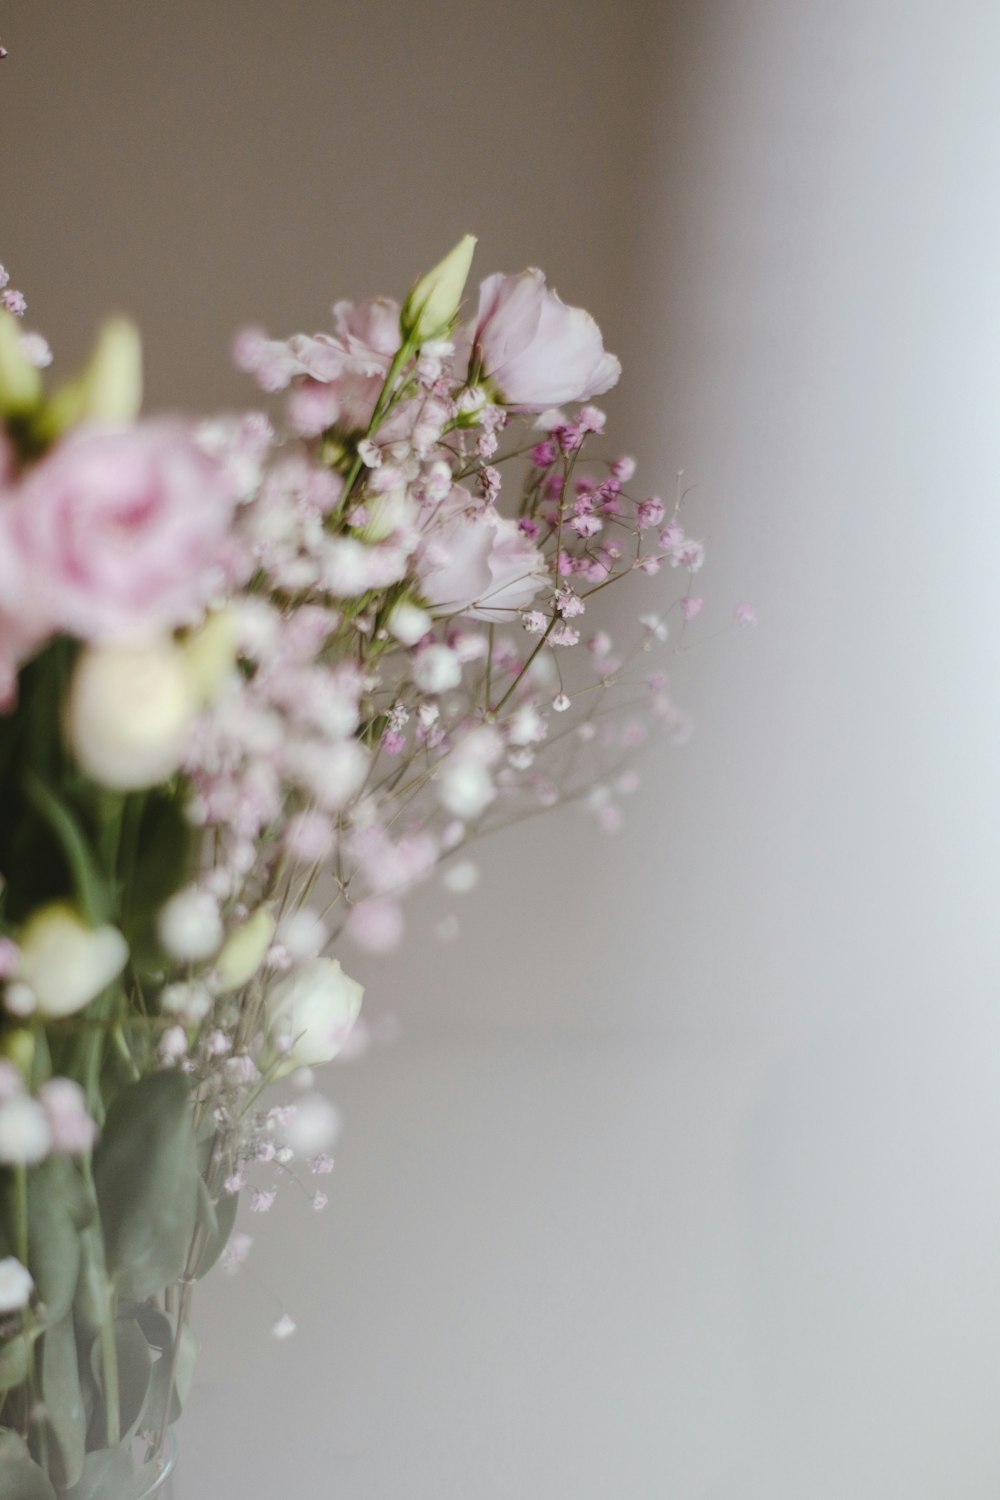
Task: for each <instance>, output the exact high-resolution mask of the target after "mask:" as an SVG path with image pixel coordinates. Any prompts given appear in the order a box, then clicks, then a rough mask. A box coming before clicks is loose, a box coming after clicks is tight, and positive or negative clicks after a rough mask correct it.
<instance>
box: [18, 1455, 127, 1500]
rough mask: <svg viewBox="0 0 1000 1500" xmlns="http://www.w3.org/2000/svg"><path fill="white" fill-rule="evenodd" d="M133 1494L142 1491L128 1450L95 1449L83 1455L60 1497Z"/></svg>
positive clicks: (111, 1498) (102, 1498) (105, 1498)
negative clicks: (80, 1466) (76, 1473)
mask: <svg viewBox="0 0 1000 1500" xmlns="http://www.w3.org/2000/svg"><path fill="white" fill-rule="evenodd" d="M136 1493H139V1494H141V1493H142V1491H141V1490H138V1491H137V1489H136V1466H135V1462H134V1460H133V1458H132V1454H131V1452H130V1451H129V1449H128V1448H127V1447H124V1448H98V1449H97V1450H96V1451H95V1452H93V1453H88V1454H87V1458H86V1461H85V1463H84V1465H83V1473H82V1474H81V1475H80V1478H79V1479H78V1480H77V1482H76V1484H75V1485H74V1486H73V1488H72V1489H70V1490H66V1491H65V1492H64V1493H63V1495H62V1496H61V1497H60V1500H128V1497H129V1496H130V1495H135V1494H136ZM5 1500H6V1497H5Z"/></svg>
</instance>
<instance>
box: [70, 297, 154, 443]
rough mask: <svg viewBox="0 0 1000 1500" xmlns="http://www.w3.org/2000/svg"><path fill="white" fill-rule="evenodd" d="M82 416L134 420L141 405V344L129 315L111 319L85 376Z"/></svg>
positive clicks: (85, 418)
mask: <svg viewBox="0 0 1000 1500" xmlns="http://www.w3.org/2000/svg"><path fill="white" fill-rule="evenodd" d="M82 397H83V409H82V411H81V414H80V415H81V419H82V420H85V421H88V422H132V421H134V420H135V418H136V417H137V416H138V415H139V408H140V407H141V405H142V344H141V342H140V339H139V330H138V328H136V326H135V324H134V323H131V322H130V321H129V320H128V318H109V319H108V321H107V322H106V323H105V325H104V327H103V328H102V329H101V331H100V333H99V335H98V338H97V347H96V349H95V350H94V353H93V357H92V358H91V361H90V364H89V366H88V367H87V370H86V372H85V374H84V376H83V382H82Z"/></svg>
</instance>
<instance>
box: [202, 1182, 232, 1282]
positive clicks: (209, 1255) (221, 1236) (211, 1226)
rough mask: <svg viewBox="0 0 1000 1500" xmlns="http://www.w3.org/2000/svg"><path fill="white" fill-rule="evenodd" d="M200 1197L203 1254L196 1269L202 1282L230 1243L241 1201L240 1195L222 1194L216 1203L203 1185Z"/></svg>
mask: <svg viewBox="0 0 1000 1500" xmlns="http://www.w3.org/2000/svg"><path fill="white" fill-rule="evenodd" d="M201 1186H202V1190H203V1191H202V1193H201V1194H200V1195H199V1221H200V1223H201V1226H202V1241H201V1252H200V1254H199V1256H198V1261H197V1264H196V1265H195V1268H194V1273H193V1274H194V1277H195V1280H197V1281H200V1280H201V1278H202V1277H203V1276H207V1274H208V1272H209V1271H210V1270H211V1269H212V1267H213V1266H214V1265H215V1262H216V1261H217V1260H218V1258H219V1256H220V1255H221V1254H222V1252H223V1250H224V1249H225V1248H226V1246H227V1244H228V1243H229V1236H230V1235H231V1234H232V1232H233V1228H234V1226H235V1224H236V1214H237V1210H238V1209H239V1205H240V1200H239V1194H238V1193H222V1194H221V1196H220V1197H219V1198H217V1199H215V1200H214V1201H213V1200H212V1198H211V1197H209V1193H208V1189H207V1188H206V1187H205V1184H204V1183H202V1184H201Z"/></svg>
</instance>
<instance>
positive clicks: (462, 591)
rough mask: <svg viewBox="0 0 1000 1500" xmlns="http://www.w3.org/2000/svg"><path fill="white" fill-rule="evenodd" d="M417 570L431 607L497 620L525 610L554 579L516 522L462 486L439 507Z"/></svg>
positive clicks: (508, 618) (498, 621) (439, 610)
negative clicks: (551, 578)
mask: <svg viewBox="0 0 1000 1500" xmlns="http://www.w3.org/2000/svg"><path fill="white" fill-rule="evenodd" d="M416 568H417V581H418V585H419V588H420V592H421V594H422V596H423V598H424V600H425V601H426V603H427V604H428V605H429V606H430V607H431V609H432V610H434V611H435V612H437V613H438V614H463V615H470V616H471V617H472V618H473V619H477V620H490V621H492V622H494V623H497V624H502V623H503V622H504V621H509V620H510V619H512V618H513V617H514V615H516V614H517V613H518V612H519V611H520V610H522V609H526V608H527V606H528V605H529V604H530V603H531V601H532V600H533V599H534V598H535V596H536V594H537V593H538V591H539V589H541V588H542V587H543V585H545V584H547V583H548V582H549V572H548V565H547V563H546V561H545V558H544V557H543V555H542V553H541V552H540V551H539V550H538V548H537V547H536V546H535V544H534V542H532V541H531V539H530V538H529V537H527V536H525V535H524V533H523V532H522V531H521V530H520V528H519V527H518V525H517V523H516V522H515V521H511V520H509V519H508V518H507V517H506V516H501V515H498V514H497V513H496V511H495V510H493V509H492V508H491V507H490V506H487V505H484V504H483V503H482V502H480V501H477V500H475V499H474V498H473V497H472V495H470V494H469V492H468V490H466V489H463V488H462V486H461V485H456V486H455V487H454V488H453V489H452V491H451V493H450V494H449V495H448V497H447V499H445V500H444V501H443V502H442V503H441V505H440V506H438V507H436V508H435V511H434V517H433V520H432V521H431V523H430V524H429V526H428V528H427V530H426V532H425V539H424V542H423V544H422V545H421V548H420V550H419V552H418V555H417V563H416Z"/></svg>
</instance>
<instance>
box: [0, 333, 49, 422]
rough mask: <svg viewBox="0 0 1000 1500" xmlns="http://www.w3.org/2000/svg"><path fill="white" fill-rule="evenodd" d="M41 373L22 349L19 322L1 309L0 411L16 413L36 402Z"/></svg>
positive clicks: (27, 408)
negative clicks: (26, 357) (27, 358)
mask: <svg viewBox="0 0 1000 1500" xmlns="http://www.w3.org/2000/svg"><path fill="white" fill-rule="evenodd" d="M41 395H42V377H41V375H40V374H39V372H38V370H37V369H36V368H35V366H34V365H33V364H30V363H29V362H28V360H26V359H25V357H24V355H23V354H22V352H21V325H20V324H19V323H18V321H17V319H16V318H14V317H12V316H11V314H10V313H8V312H2V311H0V413H3V414H4V415H14V416H16V415H19V414H20V413H22V412H26V411H30V410H31V408H32V407H33V406H37V405H38V402H39V400H40V399H41Z"/></svg>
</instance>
